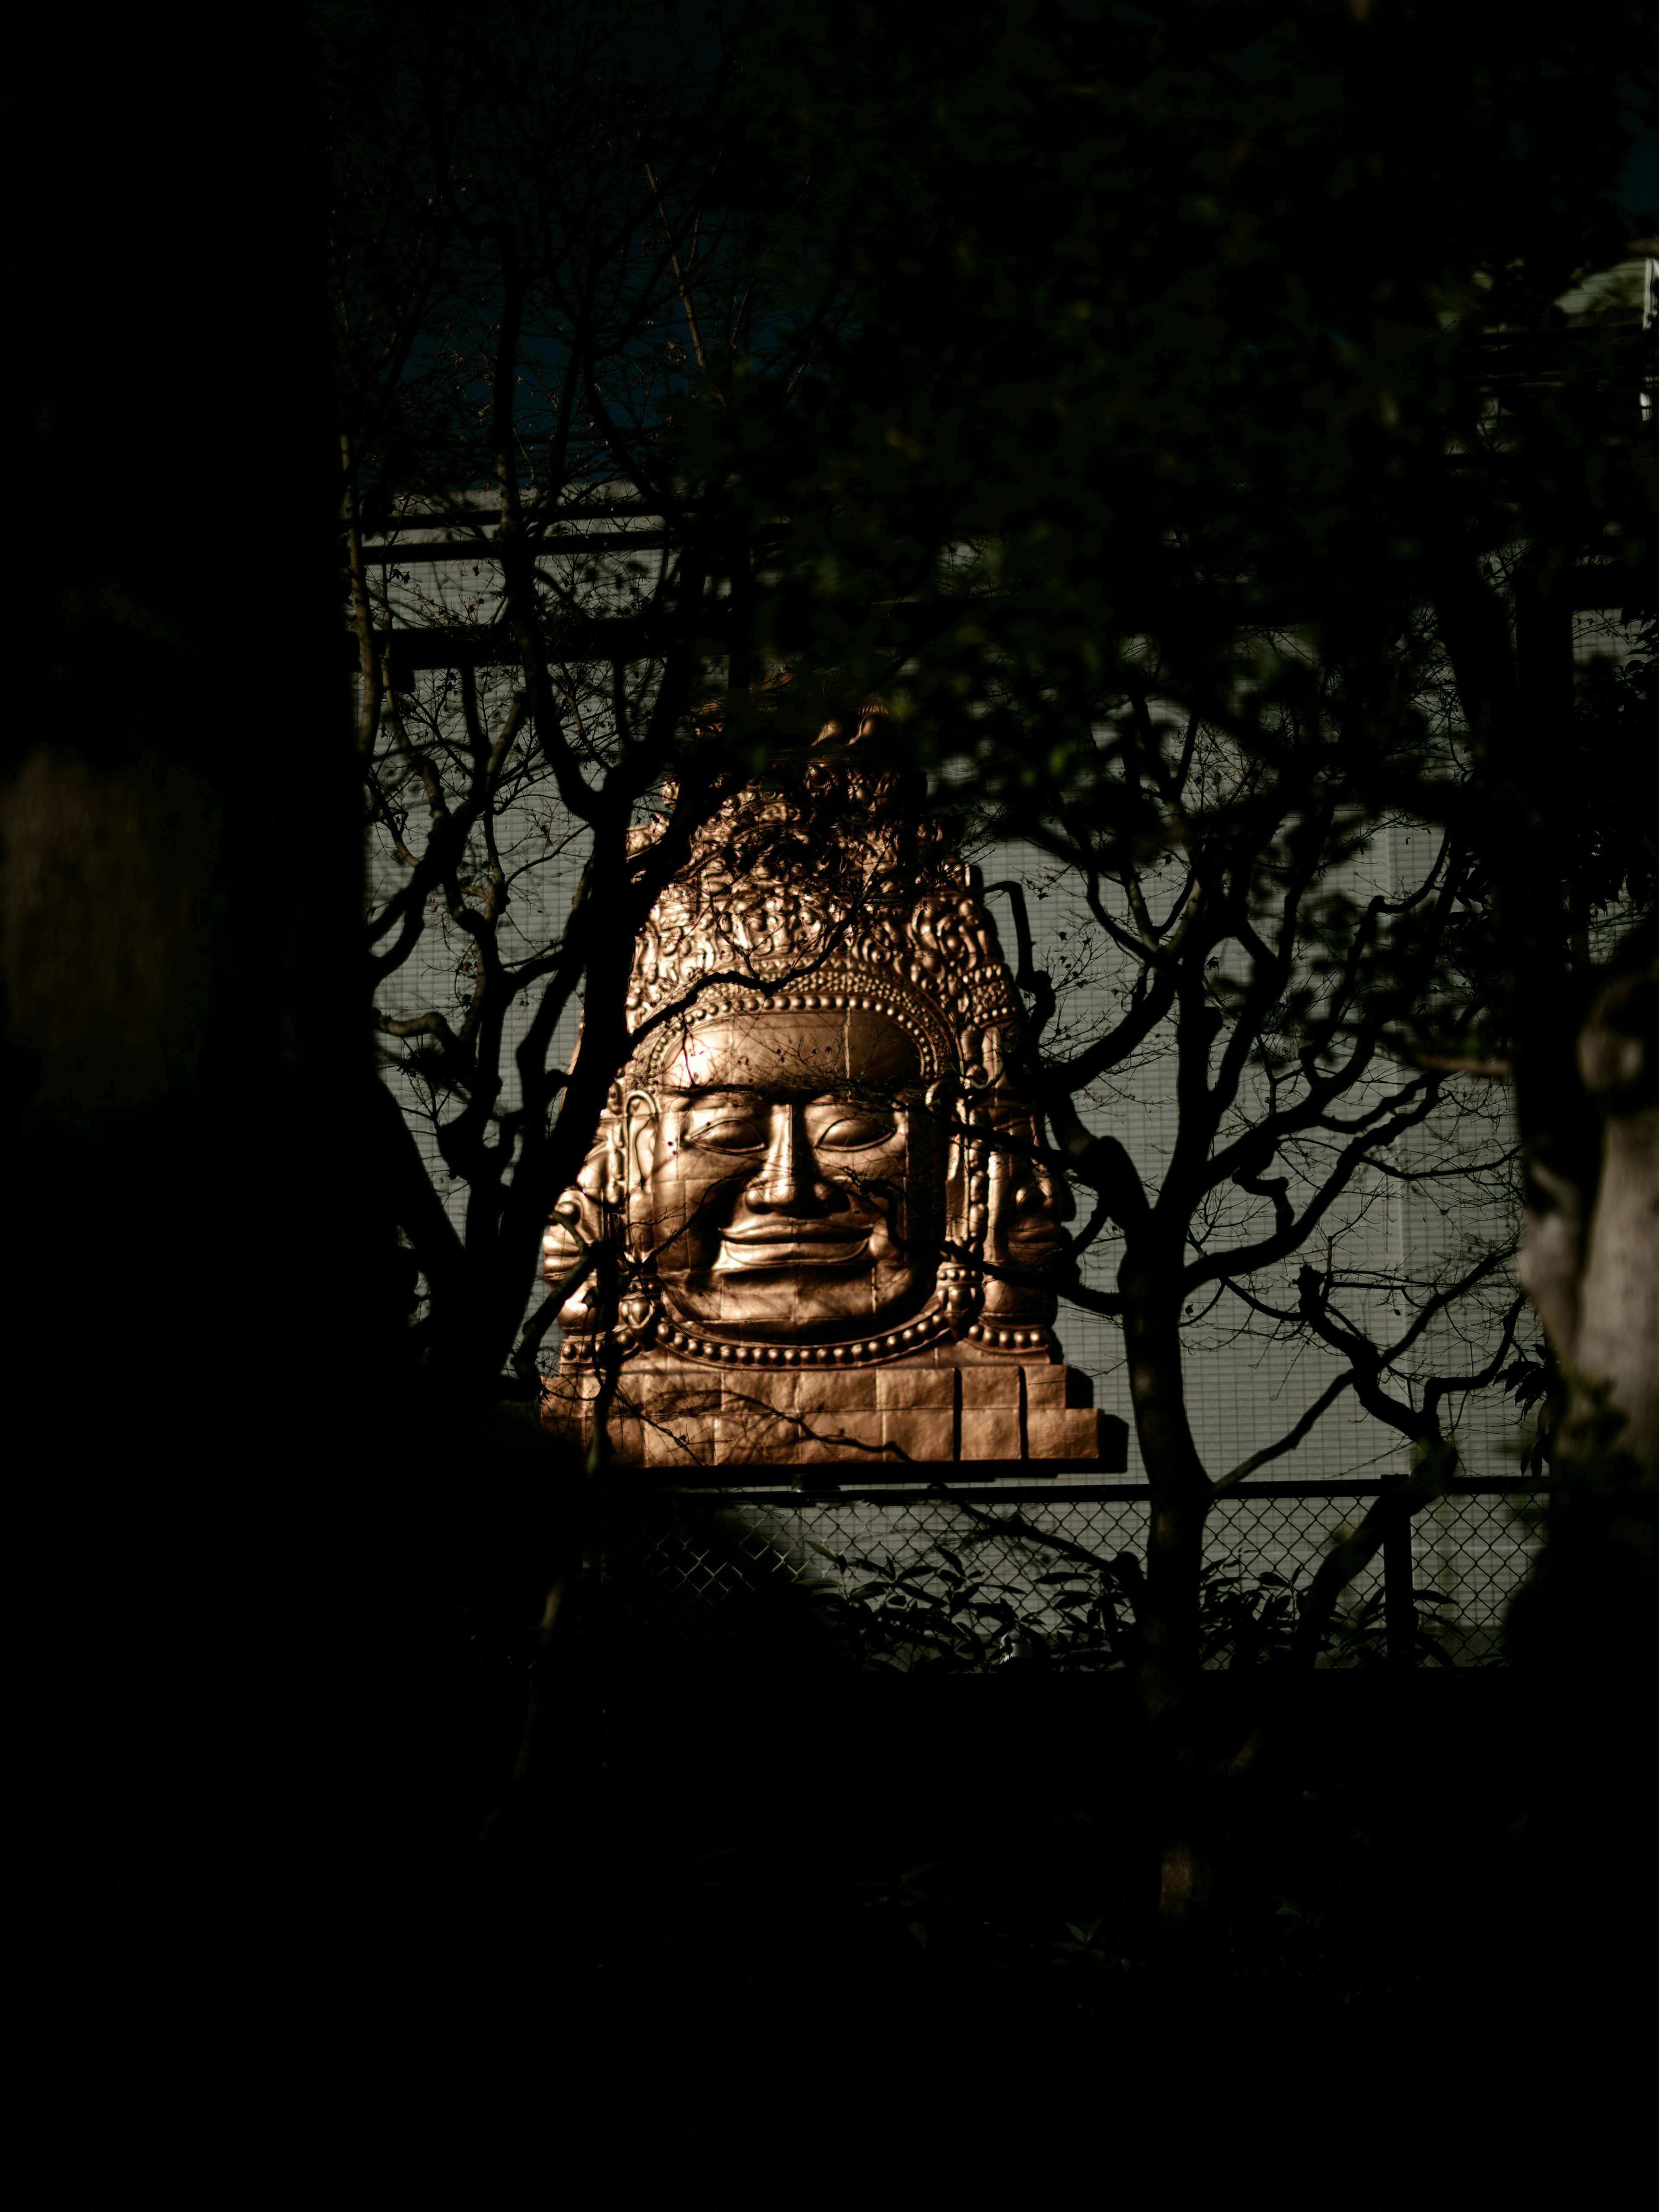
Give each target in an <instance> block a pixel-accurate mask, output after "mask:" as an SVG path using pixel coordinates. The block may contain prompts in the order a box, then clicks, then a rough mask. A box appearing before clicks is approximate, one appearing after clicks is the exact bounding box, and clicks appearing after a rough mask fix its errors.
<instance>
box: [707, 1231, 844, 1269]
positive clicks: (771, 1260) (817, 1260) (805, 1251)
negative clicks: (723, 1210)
mask: <svg viewBox="0 0 1659 2212" xmlns="http://www.w3.org/2000/svg"><path fill="white" fill-rule="evenodd" d="M869 1249H870V1231H868V1230H867V1229H866V1230H859V1229H808V1228H805V1227H804V1226H803V1227H800V1228H794V1229H772V1230H764V1231H748V1232H746V1233H745V1234H744V1235H742V1236H738V1237H721V1239H720V1258H719V1259H718V1260H717V1261H715V1262H714V1265H715V1267H716V1268H717V1269H719V1270H720V1273H732V1272H734V1271H737V1270H739V1269H745V1268H750V1267H850V1266H852V1265H854V1263H855V1262H856V1261H860V1260H862V1259H863V1258H865V1256H866V1254H867V1253H868V1251H869Z"/></svg>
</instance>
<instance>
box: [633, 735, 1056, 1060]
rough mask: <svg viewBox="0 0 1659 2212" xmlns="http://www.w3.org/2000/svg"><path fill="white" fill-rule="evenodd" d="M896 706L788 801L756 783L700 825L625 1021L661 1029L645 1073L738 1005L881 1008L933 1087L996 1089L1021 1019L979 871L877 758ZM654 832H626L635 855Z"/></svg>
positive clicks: (647, 943) (641, 945) (812, 766)
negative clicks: (682, 1038) (980, 890)
mask: <svg viewBox="0 0 1659 2212" xmlns="http://www.w3.org/2000/svg"><path fill="white" fill-rule="evenodd" d="M884 720H885V716H884V710H883V709H882V708H879V707H874V706H872V707H866V708H865V709H864V712H863V714H862V716H861V717H860V728H859V732H858V734H857V736H856V737H855V738H854V740H853V741H852V744H850V745H848V746H847V747H846V748H845V749H843V750H841V751H840V752H839V754H838V755H836V756H830V757H824V758H821V759H819V760H816V761H814V760H811V759H809V760H808V762H807V763H806V765H805V769H804V771H803V773H802V775H801V776H800V779H799V787H798V788H797V789H795V790H792V791H790V792H788V793H785V792H783V791H779V790H773V791H768V790H765V789H763V788H761V787H757V786H753V785H751V786H750V787H747V788H746V789H745V790H744V791H743V792H741V793H738V795H737V796H736V797H734V798H732V799H729V800H727V801H726V804H725V805H723V806H722V807H721V808H720V811H719V812H718V813H717V814H716V815H715V816H714V817H713V818H712V819H711V820H710V821H709V822H708V823H706V824H705V825H704V826H703V827H702V829H700V830H699V831H698V833H697V835H696V837H695V839H694V840H693V842H692V848H691V853H690V858H689V859H688V860H687V862H686V864H685V866H684V867H683V868H682V869H681V870H680V872H679V873H678V875H677V876H676V878H674V881H673V882H672V883H671V884H670V885H669V886H668V888H667V889H666V890H665V891H664V893H663V895H662V896H661V897H660V898H659V900H658V902H657V903H656V905H655V906H654V907H653V908H652V911H651V915H650V918H649V920H648V921H647V924H646V926H645V927H644V929H643V930H642V931H641V934H640V938H639V940H638V943H637V945H635V955H634V967H633V974H632V977H631V980H630V983H629V997H628V1023H629V1029H630V1030H632V1031H634V1032H635V1033H636V1034H637V1033H638V1032H639V1031H641V1030H642V1029H646V1028H647V1025H649V1024H653V1017H656V1016H659V1015H660V1014H662V1013H663V1012H665V1011H667V1010H670V1009H675V1008H678V1007H681V1006H684V1008H685V1012H684V1016H683V1017H682V1018H681V1021H680V1022H679V1023H678V1024H676V1023H674V1022H658V1023H656V1024H654V1025H653V1026H652V1027H650V1030H649V1034H648V1035H647V1037H646V1039H645V1041H644V1042H643V1044H642V1048H641V1058H640V1059H639V1060H637V1061H636V1063H635V1066H636V1072H637V1073H640V1074H641V1076H642V1077H644V1078H645V1079H647V1080H648V1079H649V1078H650V1076H651V1075H652V1074H653V1073H657V1072H658V1071H659V1069H660V1067H661V1066H662V1064H663V1062H664V1060H665V1058H666V1056H667V1054H668V1053H669V1051H670V1050H671V1048H672V1046H673V1043H674V1042H676V1038H677V1030H678V1033H679V1034H683V1031H684V1025H685V1024H694V1023H696V1022H698V1021H702V1020H708V1019H711V1018H714V1017H715V1016H716V1015H718V1014H720V1013H723V1012H731V1011H732V1010H734V1009H736V1008H739V1007H743V1008H747V1007H750V1006H761V1005H766V1006H779V1007H784V1008H788V1007H792V1006H818V1005H829V1006H836V1005H842V1004H846V1003H853V1004H860V1005H863V1004H867V1005H871V1006H878V1007H879V1008H880V1010H881V1011H882V1012H884V1013H887V1014H889V1015H890V1016H891V1018H893V1019H895V1020H896V1021H897V1022H898V1023H899V1024H900V1025H901V1026H902V1027H903V1028H904V1029H906V1030H908V1031H909V1033H910V1035H911V1036H912V1037H913V1038H914V1039H915V1042H916V1045H917V1047H918V1049H919V1052H920V1054H921V1062H922V1066H923V1068H924V1070H925V1072H926V1073H927V1077H928V1079H929V1080H930V1081H937V1080H939V1079H941V1078H944V1077H947V1076H954V1077H957V1079H960V1080H961V1081H962V1082H963V1084H964V1085H967V1086H969V1088H976V1087H979V1086H981V1085H987V1084H992V1083H995V1082H996V1081H997V1080H998V1079H999V1078H1000V1075H1001V1073H1002V1070H1003V1067H1004V1066H1005V1064H1006V1060H1007V1058H1008V1052H1007V1047H1008V1046H1009V1045H1010V1044H1011V1043H1012V1037H1013V1034H1014V1033H1015V1032H1016V1031H1017V1030H1018V1025H1019V1023H1020V1021H1021V1019H1022V1014H1021V1008H1020V1002H1019V998H1018V994H1017V992H1016V991H1015V988H1014V984H1013V979H1012V976H1011V975H1010V974H1009V972H1008V969H1007V965H1006V962H1005V961H1004V960H1003V957H1002V954H1001V950H1000V946H999V945H998V942H997V935H996V928H995V925H994V922H993V921H991V918H990V916H989V915H987V913H986V911H985V909H984V908H983V907H982V906H981V903H980V900H979V898H978V896H976V884H975V874H974V871H973V870H972V869H970V868H969V866H968V865H967V863H966V862H965V861H963V860H960V859H959V858H957V856H956V855H955V854H951V853H950V852H949V851H948V850H947V849H946V848H945V839H944V836H943V833H942V832H941V830H940V829H939V825H938V824H937V823H933V822H930V821H927V819H925V818H918V815H917V813H916V812H915V811H913V810H912V809H911V808H908V807H907V806H906V805H905V804H904V799H905V796H906V794H905V793H904V790H903V782H904V779H903V778H902V776H901V775H899V774H898V773H896V771H894V770H893V769H884V768H882V767H881V766H879V765H878V763H877V759H876V755H877V752H878V748H879V742H880V738H881V735H882V728H883V724H884ZM664 828H665V822H664V821H659V822H658V823H655V824H653V825H648V826H647V827H645V828H643V829H635V830H634V831H633V832H632V833H631V836H630V846H631V849H633V850H635V851H638V850H640V849H641V848H643V847H644V846H646V845H647V844H650V843H652V842H654V841H655V840H656V839H657V838H658V837H659V836H661V835H662V831H663V829H664Z"/></svg>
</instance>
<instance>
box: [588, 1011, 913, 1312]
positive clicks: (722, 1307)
mask: <svg viewBox="0 0 1659 2212" xmlns="http://www.w3.org/2000/svg"><path fill="white" fill-rule="evenodd" d="M921 1100H922V1069H921V1060H920V1057H919V1055H918V1053H917V1050H916V1048H915V1043H914V1042H913V1041H912V1039H911V1038H910V1037H909V1036H908V1035H907V1034H906V1032H905V1030H903V1029H902V1027H901V1026H900V1025H899V1024H898V1023H897V1022H896V1021H894V1020H892V1019H891V1018H890V1017H889V1016H887V1015H886V1014H884V1013H882V1012H879V1011H877V1010H874V1009H871V1008H862V1007H851V1008H846V1009H837V1008H829V1007H824V1008H819V1009H814V1010H811V1011H802V1012H775V1011H769V1010H765V1011H757V1012H743V1013H728V1014H723V1015H721V1016H720V1017H719V1018H715V1019H713V1020H708V1021H704V1022H702V1023H700V1024H697V1025H696V1027H695V1028H692V1029H690V1030H688V1031H687V1033H686V1034H685V1035H684V1038H683V1039H681V1040H680V1041H678V1042H677V1044H676V1047H675V1048H674V1051H673V1053H672V1054H671V1057H670V1058H669V1060H667V1062H666V1064H665V1065H664V1066H661V1067H660V1068H659V1072H658V1073H657V1076H656V1079H655V1083H654V1085H653V1090H652V1091H650V1092H646V1091H635V1092H634V1093H633V1094H632V1095H631V1097H630V1098H629V1113H628V1139H627V1141H628V1146H629V1153H630V1155H631V1157H630V1159H629V1175H628V1183H629V1202H628V1212H629V1246H630V1248H631V1249H632V1250H633V1251H634V1253H635V1255H643V1254H645V1253H647V1252H648V1253H649V1254H650V1255H652V1258H653V1261H654V1267H655V1274H656V1279H657V1281H658V1284H659V1288H660V1294H661V1297H662V1299H663V1302H664V1304H665V1308H666V1310H667V1312H668V1314H669V1316H670V1317H671V1319H672V1320H674V1321H677V1322H678V1323H679V1324H680V1325H681V1327H682V1328H690V1329H693V1330H696V1329H708V1330H711V1331H713V1332H715V1333H716V1334H718V1335H719V1336H720V1337H721V1338H723V1339H729V1340H737V1341H750V1340H759V1341H766V1342H776V1341H794V1342H802V1343H811V1342H817V1341H826V1340H839V1339H844V1338H848V1337H854V1336H858V1335H860V1334H873V1333H875V1332H878V1331H881V1330H884V1329H891V1328H896V1327H898V1326H899V1325H901V1324H902V1323H903V1322H908V1320H910V1319H911V1318H912V1316H915V1314H916V1313H917V1312H919V1311H920V1310H921V1308H922V1307H923V1306H924V1305H925V1304H927V1301H928V1299H929V1297H931V1296H932V1294H933V1288H934V1282H935V1277H936V1273H937V1268H938V1262H939V1238H940V1237H941V1235H942V1233H943V1228H944V1220H945V1150H946V1144H945V1138H944V1136H943V1133H942V1132H941V1131H940V1129H939V1127H938V1124H937V1122H936V1121H935V1120H934V1118H933V1116H932V1115H929V1114H928V1113H927V1111H926V1109H924V1108H923V1106H922V1103H921Z"/></svg>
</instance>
